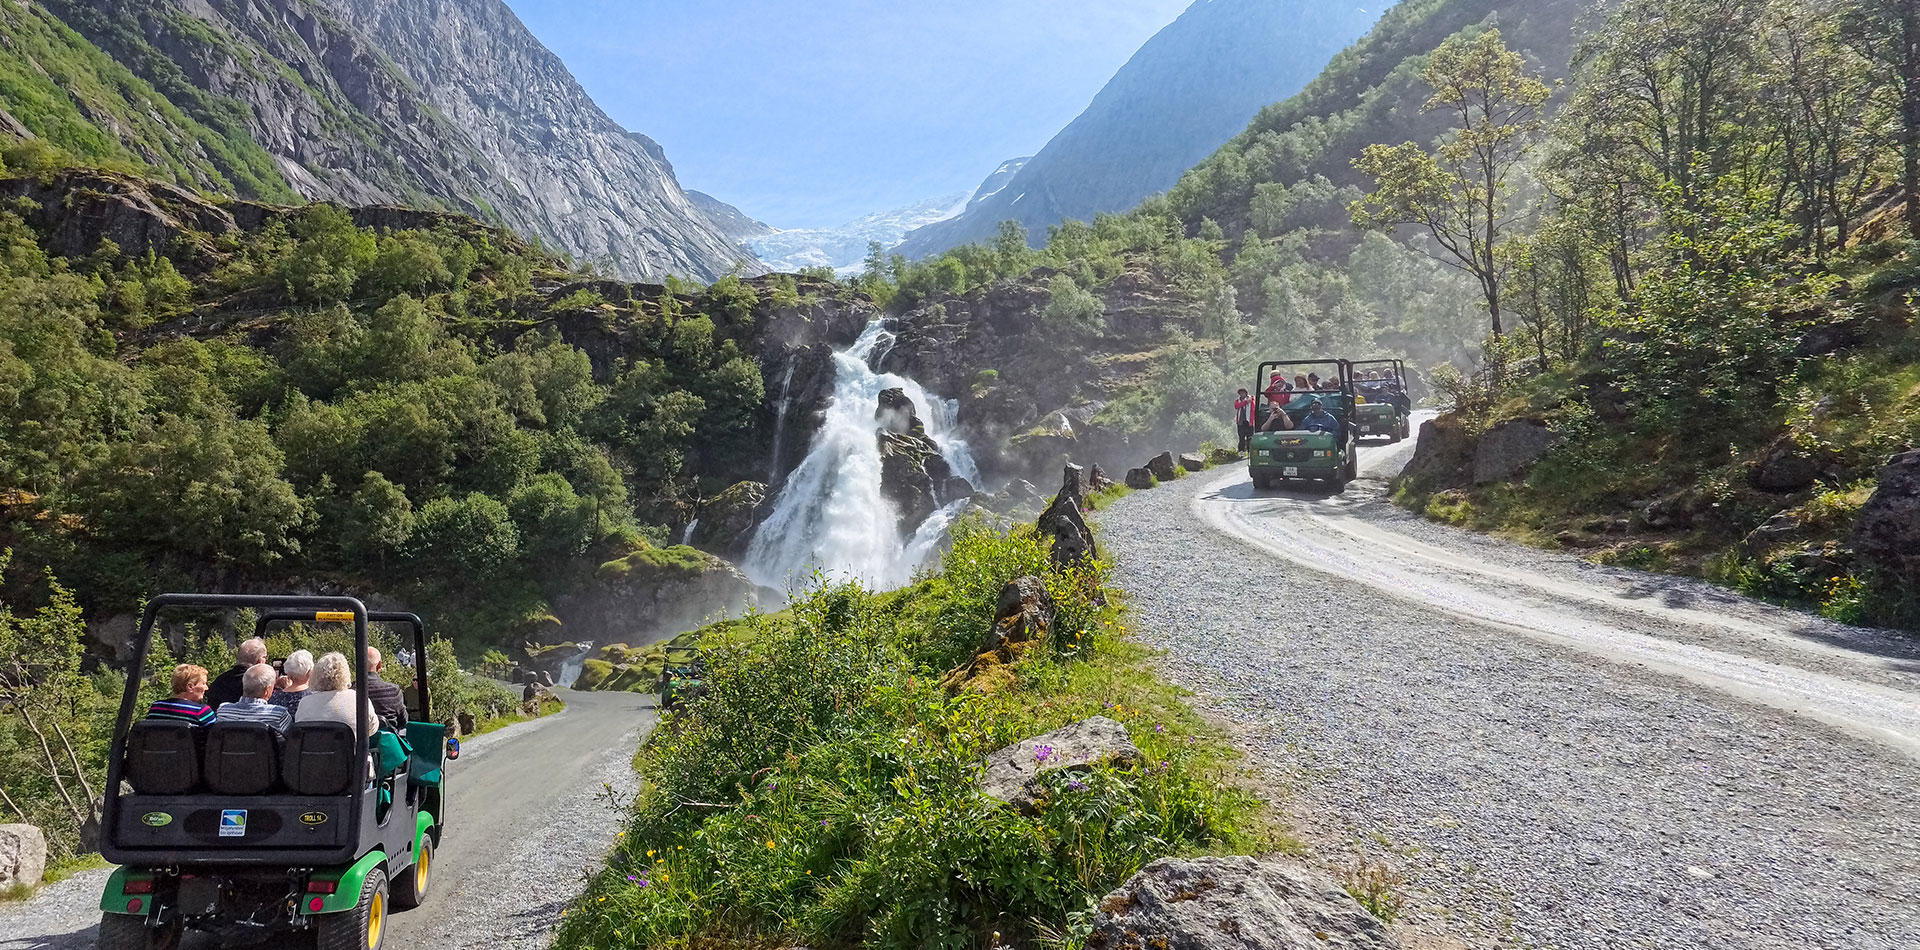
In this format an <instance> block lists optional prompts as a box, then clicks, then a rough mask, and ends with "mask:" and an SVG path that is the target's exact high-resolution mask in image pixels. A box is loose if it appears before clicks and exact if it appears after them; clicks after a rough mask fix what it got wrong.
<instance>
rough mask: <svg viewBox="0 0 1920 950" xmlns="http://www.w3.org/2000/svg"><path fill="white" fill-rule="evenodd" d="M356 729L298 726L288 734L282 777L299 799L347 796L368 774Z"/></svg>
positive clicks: (333, 724)
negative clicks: (361, 778) (356, 737)
mask: <svg viewBox="0 0 1920 950" xmlns="http://www.w3.org/2000/svg"><path fill="white" fill-rule="evenodd" d="M356 745H357V743H356V742H355V741H354V736H353V727H352V726H349V725H347V724H346V723H343V722H296V723H294V724H293V728H291V729H288V730H287V746H286V751H285V752H283V753H282V754H281V769H280V774H281V775H282V776H283V777H284V778H285V780H286V783H287V788H289V789H290V790H292V791H293V792H294V793H295V794H297V795H345V794H346V793H347V791H348V790H349V789H350V788H352V787H353V782H354V780H355V778H356V776H357V775H359V774H360V773H362V772H364V771H365V770H366V766H365V764H364V760H363V759H362V758H361V756H360V755H359V754H358V751H357V750H356V748H355V746H356Z"/></svg>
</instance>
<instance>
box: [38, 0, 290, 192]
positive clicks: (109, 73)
mask: <svg viewBox="0 0 1920 950" xmlns="http://www.w3.org/2000/svg"><path fill="white" fill-rule="evenodd" d="M0 43H3V44H4V52H3V53H0V133H4V135H5V136H6V137H9V138H16V139H25V138H33V139H38V140H40V141H43V142H45V143H48V144H50V145H52V146H54V147H55V148H58V149H61V150H64V151H65V152H67V153H69V154H71V155H73V156H75V157H76V158H78V159H79V160H81V161H85V162H90V163H94V164H113V165H120V166H124V167H129V168H133V167H139V168H144V169H146V170H148V172H149V173H150V174H152V175H154V176H155V177H157V178H162V179H165V180H167V181H170V182H173V183H174V184H181V185H190V186H195V187H202V188H207V189H209V190H213V191H220V192H227V193H232V194H240V195H247V196H251V197H258V198H264V199H269V200H278V201H292V200H294V199H295V197H296V196H295V194H294V191H293V189H292V188H291V187H289V186H288V184H287V182H286V179H284V178H283V177H282V176H281V174H280V171H279V169H278V168H277V167H276V166H275V164H274V160H273V157H272V156H270V155H268V154H267V151H266V150H265V149H263V148H261V147H260V145H259V143H257V142H255V141H254V140H253V136H252V134H251V132H250V131H249V129H248V128H247V123H246V121H245V115H244V110H241V109H238V108H236V107H237V103H231V102H226V103H193V104H195V105H202V106H207V107H206V108H199V109H194V110H191V111H189V110H183V109H181V108H180V107H179V106H177V105H176V104H175V103H174V102H173V101H171V100H170V99H169V98H168V95H167V94H165V93H163V92H162V91H160V90H158V89H156V88H154V86H153V85H150V84H149V83H148V81H147V80H145V79H142V78H140V77H139V76H136V75H134V74H133V73H132V72H130V71H128V69H127V68H126V67H125V66H123V65H121V64H120V63H119V62H116V61H115V60H114V59H113V57H111V56H108V55H106V54H105V53H103V52H101V51H100V50H99V49H98V48H96V47H95V46H94V45H93V44H91V43H89V42H87V40H86V38H84V37H82V36H80V35H78V34H76V33H74V32H73V31H72V30H70V29H68V28H67V26H66V24H64V23H62V22H61V21H60V20H59V19H58V18H57V17H55V16H54V15H53V14H52V13H49V12H48V11H47V10H46V9H45V8H44V7H42V6H40V5H36V4H6V5H4V6H0Z"/></svg>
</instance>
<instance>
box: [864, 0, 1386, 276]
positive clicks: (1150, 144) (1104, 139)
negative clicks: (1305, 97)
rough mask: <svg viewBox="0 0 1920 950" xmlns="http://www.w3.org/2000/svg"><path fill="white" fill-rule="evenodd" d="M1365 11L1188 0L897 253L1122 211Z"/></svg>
mask: <svg viewBox="0 0 1920 950" xmlns="http://www.w3.org/2000/svg"><path fill="white" fill-rule="evenodd" d="M1376 10H1377V7H1376ZM1376 15H1377V14H1376V13H1368V12H1366V11H1365V10H1362V9H1360V8H1359V7H1358V6H1355V5H1353V4H1328V3H1323V2H1319V0H1199V2H1197V3H1195V4H1194V5H1193V6H1191V7H1189V8H1188V9H1187V11H1186V12H1185V13H1183V14H1181V16H1180V18H1179V19H1178V20H1175V21H1174V22H1173V23H1172V24H1170V25H1169V26H1168V27H1167V28H1166V29H1164V30H1161V31H1160V32H1159V33H1158V34H1157V35H1155V36H1154V37H1153V38H1152V39H1151V40H1148V41H1147V43H1146V45H1145V46H1143V47H1141V48H1140V51H1139V52H1138V53H1136V54H1135V55H1134V57H1133V59H1132V60H1131V61H1129V62H1128V63H1127V65H1126V66H1125V67H1123V68H1122V69H1121V70H1120V72H1119V73H1117V74H1116V75H1115V76H1114V77H1113V79H1112V81H1110V82H1109V83H1107V86H1106V88H1104V89H1102V90H1101V91H1100V94H1099V95H1097V96H1095V97H1094V100H1093V103H1092V104H1091V105H1089V106H1088V107H1087V111H1086V112H1084V113H1082V114H1081V115H1080V117H1079V118H1077V119H1075V120H1074V121H1073V122H1072V123H1071V124H1069V125H1068V126H1067V127H1066V128H1065V129H1063V130H1061V132H1060V134H1058V135H1056V136H1054V138H1053V140H1052V141H1051V142H1048V143H1047V146H1046V147H1045V148H1043V149H1041V150H1040V153H1039V154H1038V155H1035V156H1034V157H1033V159H1032V160H1031V161H1029V162H1027V163H1026V165H1025V166H1024V167H1022V168H1021V169H1020V170H1019V172H1018V174H1016V175H1015V176H1014V177H1013V180H1012V181H1010V182H1008V183H1007V185H1006V186H1005V187H1004V188H1001V189H1000V190H999V191H998V192H996V193H995V194H993V195H992V197H990V198H988V199H986V200H984V201H982V202H980V203H979V204H978V205H976V206H975V207H972V208H969V209H968V210H967V212H966V213H965V214H962V215H960V216H959V217H956V218H953V219H951V220H948V221H942V222H939V223H937V224H931V225H928V226H926V227H924V228H921V229H920V230H918V231H916V232H914V233H913V234H911V235H908V236H907V240H906V243H904V244H902V245H901V246H900V252H901V253H903V254H906V255H907V256H909V257H916V258H917V257H924V256H926V255H929V254H935V253H939V252H940V251H943V250H946V249H948V248H950V247H954V246H956V245H960V244H966V243H969V242H973V241H980V240H984V239H986V238H989V237H991V236H992V235H993V233H994V231H995V229H996V228H997V227H998V226H999V224H1000V222H1001V221H1004V220H1008V219H1011V220H1016V221H1019V222H1020V223H1021V224H1023V225H1025V226H1026V228H1027V231H1028V233H1029V234H1032V235H1035V236H1036V239H1043V238H1044V236H1045V235H1046V229H1047V227H1048V226H1049V225H1053V224H1058V223H1059V222H1060V221H1062V220H1065V219H1067V218H1077V219H1080V220H1092V218H1093V216H1094V215H1095V214H1098V213H1101V212H1119V211H1126V210H1128V209H1129V208H1132V207H1133V206H1134V205H1137V204H1139V203H1140V201H1141V200H1142V199H1144V198H1146V197H1147V196H1149V195H1152V194H1155V193H1158V192H1161V191H1165V190H1166V189H1168V188H1169V187H1172V185H1173V183H1174V182H1175V181H1178V180H1179V178H1180V175H1181V173H1182V172H1185V171H1186V170H1187V169H1188V168H1191V167H1192V166H1193V164H1194V163H1195V162H1198V161H1200V160H1201V159H1203V158H1205V157H1207V155H1208V154H1209V153H1211V152H1212V151H1213V150H1214V149H1216V148H1218V147H1220V145H1221V143H1223V142H1225V141H1227V139H1229V138H1231V137H1233V135H1234V134H1235V133H1237V132H1239V131H1240V130H1241V129H1243V128H1245V127H1246V124H1247V122H1248V120H1250V119H1252V118H1253V116H1254V114H1255V113H1257V112H1258V111H1260V109H1261V108H1262V107H1263V106H1266V105H1268V104H1270V103H1274V102H1279V101H1280V100H1282V99H1285V98H1287V97H1288V96H1291V95H1293V94H1294V93H1296V92H1298V91H1300V88H1301V87H1302V86H1305V85H1306V84H1307V82H1308V81H1309V80H1311V79H1313V78H1314V76H1316V75H1317V74H1319V72H1320V71H1321V69H1322V68H1324V67H1325V66H1326V65H1327V61H1328V60H1330V59H1332V58H1333V56H1334V54H1335V53H1338V52H1340V50H1342V49H1344V48H1345V47H1346V46H1347V44H1349V43H1351V42H1353V40H1354V39H1355V38H1357V37H1359V36H1360V35H1361V34H1362V33H1364V32H1366V29H1367V27H1368V25H1369V24H1371V23H1372V22H1373V20H1374V18H1375V16H1376Z"/></svg>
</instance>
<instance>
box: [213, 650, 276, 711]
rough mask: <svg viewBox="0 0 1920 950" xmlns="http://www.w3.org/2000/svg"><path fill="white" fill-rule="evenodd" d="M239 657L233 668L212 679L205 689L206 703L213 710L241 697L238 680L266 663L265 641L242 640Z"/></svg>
mask: <svg viewBox="0 0 1920 950" xmlns="http://www.w3.org/2000/svg"><path fill="white" fill-rule="evenodd" d="M239 655H240V656H239V659H238V660H237V661H236V662H235V663H234V664H233V668H232V669H229V670H227V671H226V672H225V673H222V674H220V675H219V676H216V677H214V678H213V683H212V685H210V686H208V687H207V703H208V705H211V706H212V707H213V708H215V709H218V708H220V707H221V706H222V705H225V704H226V703H230V702H233V701H235V700H237V699H239V698H240V697H241V695H243V694H242V691H241V689H240V678H241V677H243V676H245V675H247V671H248V670H250V669H253V668H254V667H256V666H259V665H260V664H262V663H265V662H267V641H265V640H262V639H260V638H259V637H254V638H253V639H251V640H243V641H241V643H240V650H239Z"/></svg>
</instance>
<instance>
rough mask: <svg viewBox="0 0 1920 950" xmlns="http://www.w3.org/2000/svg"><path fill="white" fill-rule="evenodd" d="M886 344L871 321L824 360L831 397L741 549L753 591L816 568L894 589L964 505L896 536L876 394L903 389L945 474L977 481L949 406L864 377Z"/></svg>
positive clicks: (894, 379)
mask: <svg viewBox="0 0 1920 950" xmlns="http://www.w3.org/2000/svg"><path fill="white" fill-rule="evenodd" d="M893 341H894V337H893V334H892V333H890V332H888V331H887V330H886V329H885V328H884V327H883V326H882V325H881V324H880V322H879V321H875V322H873V323H870V324H868V325H867V328H866V330H865V332H863V333H861V334H860V338H859V339H858V340H855V341H854V343H853V345H852V346H850V347H848V348H847V349H845V350H842V351H840V352H838V353H835V354H834V355H833V361H834V378H833V398H832V401H831V402H830V403H829V404H828V406H827V412H826V421H825V422H824V423H823V424H822V425H821V426H820V431H819V433H818V434H816V435H815V436H814V441H813V446H812V448H811V449H809V450H808V452H807V457H806V459H805V460H804V461H802V462H801V463H800V467H798V468H796V469H794V470H793V473H792V474H791V475H789V476H787V481H786V484H785V486H783V487H782V488H781V490H780V494H779V496H778V497H777V498H776V499H775V500H774V506H773V513H772V514H771V515H769V516H768V517H767V520H766V521H765V522H763V523H762V524H761V525H760V529H759V530H758V531H757V532H755V534H754V536H753V542H752V543H751V545H749V547H748V549H747V558H746V562H745V564H744V565H743V566H744V567H745V569H746V572H747V576H749V577H751V578H752V579H753V580H754V581H755V582H756V583H759V584H764V585H767V586H769V587H774V588H777V589H782V590H784V589H787V588H789V587H791V586H794V585H795V584H802V583H805V581H806V579H807V577H808V576H809V575H810V574H812V572H814V571H815V570H818V571H820V572H821V573H822V574H825V575H826V576H827V577H828V578H830V579H835V580H857V581H859V582H861V583H862V584H864V585H866V586H867V587H869V588H872V589H875V590H888V589H892V588H895V587H901V586H904V585H905V584H907V583H908V582H910V581H911V580H912V579H913V572H914V571H915V570H916V569H917V568H919V567H920V566H921V565H922V564H923V563H925V562H926V560H927V559H928V558H929V557H930V556H931V555H932V554H933V552H934V550H935V549H936V548H937V547H938V546H939V542H940V538H941V537H942V536H944V535H945V533H946V527H947V525H948V524H950V523H951V522H952V520H953V519H954V518H955V517H956V516H957V515H958V514H959V512H960V510H961V509H962V508H964V506H965V502H964V501H959V502H955V503H953V504H951V505H948V506H947V507H946V508H943V509H941V510H940V511H937V512H935V513H934V514H933V515H932V516H931V517H929V518H928V519H927V521H926V522H925V523H923V524H922V525H920V526H919V528H918V529H917V530H915V531H914V532H913V535H912V536H911V537H907V536H903V534H902V532H901V530H900V525H899V513H898V512H897V511H896V510H895V509H894V506H893V504H892V502H890V501H888V500H887V497H886V495H885V494H883V493H882V492H881V486H880V446H879V442H878V440H877V439H876V438H875V436H874V429H875V424H874V418H873V413H874V407H875V405H876V404H877V403H878V401H879V398H880V393H881V391H882V390H887V389H902V390H905V391H906V394H907V397H908V398H910V399H912V400H913V402H914V405H915V406H916V407H918V409H919V410H920V412H921V413H922V414H923V415H922V419H921V421H922V422H923V424H924V425H925V426H926V431H927V436H928V437H929V438H931V439H932V440H933V442H934V444H935V445H937V446H939V448H940V455H941V457H942V458H944V459H946V461H947V464H948V465H949V466H951V467H952V469H953V474H955V475H958V476H960V477H962V478H966V479H968V480H970V481H973V482H974V483H975V484H978V483H979V476H980V470H979V467H978V466H977V465H975V464H974V460H973V452H972V450H971V449H970V448H969V447H968V445H967V443H966V442H965V441H963V440H961V439H959V438H957V437H956V436H955V435H954V416H955V406H954V404H953V403H952V402H949V401H947V400H944V399H940V398H938V397H936V396H933V395H931V394H930V393H928V392H927V391H926V390H925V389H924V388H922V387H921V386H920V384H919V383H916V382H914V381H913V380H911V379H907V378H905V377H902V376H896V375H894V374H891V373H879V372H876V371H875V370H874V369H873V366H872V363H873V362H877V361H878V360H879V359H880V358H881V357H884V356H885V355H886V352H887V351H888V350H889V349H891V348H892V347H893Z"/></svg>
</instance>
